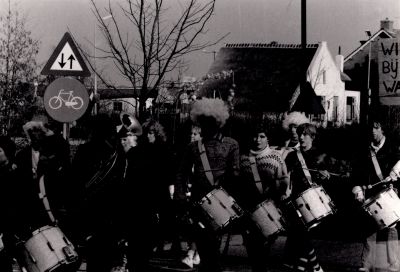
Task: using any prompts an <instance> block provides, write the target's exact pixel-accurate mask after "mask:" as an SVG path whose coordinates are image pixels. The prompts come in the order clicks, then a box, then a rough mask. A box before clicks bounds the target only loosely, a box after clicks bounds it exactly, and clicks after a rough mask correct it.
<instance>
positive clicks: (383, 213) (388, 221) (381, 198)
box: [363, 188, 400, 230]
mask: <svg viewBox="0 0 400 272" xmlns="http://www.w3.org/2000/svg"><path fill="white" fill-rule="evenodd" d="M363 208H364V210H366V211H367V212H368V213H369V214H370V215H371V216H372V217H373V218H374V219H375V221H376V223H377V224H378V227H379V229H380V230H381V229H384V228H387V227H392V226H393V225H395V224H396V223H397V222H398V221H399V220H400V199H399V197H398V195H397V194H396V192H395V191H394V190H393V189H392V188H387V189H385V190H383V191H382V192H380V193H379V194H378V195H377V196H375V197H372V198H368V199H367V200H366V201H365V203H364V205H363Z"/></svg>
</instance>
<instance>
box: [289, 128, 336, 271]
mask: <svg viewBox="0 0 400 272" xmlns="http://www.w3.org/2000/svg"><path fill="white" fill-rule="evenodd" d="M297 134H298V136H299V143H300V148H299V149H298V150H295V151H293V152H291V153H289V155H288V156H287V157H286V160H285V162H286V165H287V169H288V173H289V175H290V183H291V186H290V187H291V189H292V191H291V197H290V200H291V202H290V203H291V204H289V205H288V208H287V209H285V212H284V214H285V215H286V217H285V218H286V219H287V223H288V227H287V242H286V243H287V248H286V249H287V252H286V255H287V256H285V257H286V260H285V261H286V265H287V266H289V267H291V268H293V269H294V270H295V271H314V272H316V271H318V272H322V271H323V270H322V268H321V266H320V265H319V262H318V260H317V256H316V252H315V249H314V247H313V246H312V243H311V238H310V237H309V231H308V230H309V229H310V228H312V227H313V226H315V225H316V224H318V223H319V222H318V221H310V222H307V221H304V220H305V219H307V214H302V213H301V211H300V208H299V205H298V203H297V200H298V199H299V198H300V199H301V198H302V197H301V196H302V195H304V194H305V192H312V190H314V189H318V190H317V194H320V193H322V191H321V190H320V187H318V186H315V185H316V184H315V182H317V181H319V180H323V179H329V177H330V175H329V172H328V171H326V170H325V169H326V166H325V163H324V158H325V156H324V154H323V153H322V152H320V151H319V150H318V149H317V148H315V146H314V145H313V142H314V139H315V137H316V134H317V131H316V127H315V126H314V125H313V124H309V123H304V124H301V125H299V126H298V128H297ZM322 196H324V197H325V196H326V195H322ZM320 197H321V196H320ZM317 199H319V198H317ZM327 199H328V200H329V197H327ZM327 202H329V201H327ZM319 204H321V203H319V202H318V203H306V205H305V206H307V205H309V206H310V208H311V210H312V209H313V206H315V205H319ZM328 204H329V203H328ZM290 206H292V208H290ZM303 206H304V205H303ZM319 208H320V207H319ZM322 208H323V207H322ZM326 208H327V212H326V214H325V215H328V214H330V213H331V211H329V207H326ZM300 215H301V216H300ZM320 219H322V217H321V218H320ZM311 224H312V225H311Z"/></svg>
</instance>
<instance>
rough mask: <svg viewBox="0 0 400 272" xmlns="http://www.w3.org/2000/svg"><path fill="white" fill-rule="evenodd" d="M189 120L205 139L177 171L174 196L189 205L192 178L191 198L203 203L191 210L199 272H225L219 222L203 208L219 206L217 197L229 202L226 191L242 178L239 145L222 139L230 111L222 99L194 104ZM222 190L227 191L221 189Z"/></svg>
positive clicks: (194, 144) (192, 148)
mask: <svg viewBox="0 0 400 272" xmlns="http://www.w3.org/2000/svg"><path fill="white" fill-rule="evenodd" d="M190 117H191V119H192V121H193V122H194V123H195V124H198V125H199V126H200V128H201V134H202V137H203V139H202V141H196V142H191V143H190V144H189V145H188V146H187V149H186V151H185V154H184V155H183V159H182V161H181V165H180V166H179V168H178V173H177V177H176V186H175V194H176V199H178V200H183V202H182V203H185V202H186V191H187V190H186V182H187V180H188V178H189V177H190V176H191V177H192V188H191V198H192V200H193V202H196V203H199V204H200V205H197V207H191V209H190V213H191V215H192V216H193V219H194V220H195V221H196V223H195V224H194V225H193V226H194V229H193V231H194V233H195V234H194V236H195V237H194V239H195V242H196V244H197V249H198V251H199V254H200V256H201V258H202V261H201V263H200V266H199V271H200V272H219V271H222V269H221V267H220V263H219V256H220V251H219V248H220V235H219V234H220V233H218V232H217V231H216V229H215V227H216V225H218V223H219V222H207V221H208V220H207V219H209V218H207V216H205V215H204V210H202V208H203V207H206V208H211V209H212V208H213V207H212V204H214V203H216V202H214V201H212V200H214V197H217V198H218V199H219V200H220V201H221V200H226V198H224V196H227V195H226V191H225V190H229V188H230V187H231V186H232V184H233V183H235V180H236V179H237V177H238V175H239V145H238V143H237V141H236V140H234V139H232V138H229V137H223V136H222V135H221V133H220V129H221V128H222V126H223V125H224V124H225V122H226V120H227V119H228V117H229V112H228V108H227V106H226V105H225V103H224V102H223V101H222V100H221V99H209V98H203V99H201V100H196V101H195V102H194V103H193V104H192V109H191V112H190ZM192 166H194V172H193V174H192ZM221 187H222V188H223V189H225V190H221V189H219V188H221ZM212 192H217V194H212ZM228 198H229V197H228ZM203 200H204V201H203ZM201 204H204V206H203V205H201ZM208 204H210V206H211V207H210V206H207V205H208ZM215 208H216V209H218V208H220V207H215ZM227 208H229V207H227ZM220 211H222V210H220ZM208 212H212V210H210V211H208ZM216 219H217V220H218V219H219V218H216ZM213 227H214V228H213ZM223 227H224V226H221V228H223Z"/></svg>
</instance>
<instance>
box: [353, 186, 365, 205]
mask: <svg viewBox="0 0 400 272" xmlns="http://www.w3.org/2000/svg"><path fill="white" fill-rule="evenodd" d="M351 191H352V193H353V194H354V198H355V199H356V200H357V201H359V202H364V200H365V196H364V191H363V189H362V188H361V186H354V187H353V190H351Z"/></svg>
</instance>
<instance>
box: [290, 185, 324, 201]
mask: <svg viewBox="0 0 400 272" xmlns="http://www.w3.org/2000/svg"><path fill="white" fill-rule="evenodd" d="M317 188H322V189H324V187H323V186H322V185H318V184H315V183H314V184H313V185H312V186H311V187H310V188H307V189H306V190H304V191H303V192H301V193H299V194H297V196H296V197H295V200H296V199H298V198H299V197H301V196H302V195H304V194H305V193H306V192H308V191H310V190H315V189H317ZM324 190H325V189H324Z"/></svg>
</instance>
